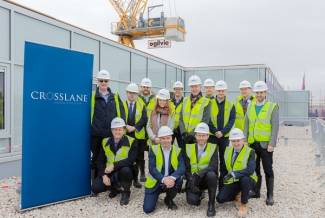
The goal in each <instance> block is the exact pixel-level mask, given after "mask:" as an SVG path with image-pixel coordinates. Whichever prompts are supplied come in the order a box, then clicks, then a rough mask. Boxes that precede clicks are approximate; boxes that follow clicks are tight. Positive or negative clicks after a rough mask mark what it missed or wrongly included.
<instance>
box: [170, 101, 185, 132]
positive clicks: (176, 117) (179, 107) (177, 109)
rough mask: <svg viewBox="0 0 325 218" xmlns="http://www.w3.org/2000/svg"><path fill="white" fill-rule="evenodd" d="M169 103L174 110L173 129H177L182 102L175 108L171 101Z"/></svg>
mask: <svg viewBox="0 0 325 218" xmlns="http://www.w3.org/2000/svg"><path fill="white" fill-rule="evenodd" d="M170 102H171V103H172V104H173V106H174V108H175V125H174V129H177V127H178V126H179V118H180V114H181V110H182V106H183V102H181V103H179V105H177V107H175V104H174V103H173V102H172V101H170Z"/></svg>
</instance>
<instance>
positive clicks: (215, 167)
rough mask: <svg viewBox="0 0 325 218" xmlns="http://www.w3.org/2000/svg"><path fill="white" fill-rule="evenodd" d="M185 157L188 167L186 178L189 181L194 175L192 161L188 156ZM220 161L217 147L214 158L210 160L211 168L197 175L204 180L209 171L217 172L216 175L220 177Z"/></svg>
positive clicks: (196, 151)
mask: <svg viewBox="0 0 325 218" xmlns="http://www.w3.org/2000/svg"><path fill="white" fill-rule="evenodd" d="M197 146H198V145H196V148H195V153H196V158H197V159H198V148H197ZM206 148H207V147H205V149H206ZM205 149H204V150H205ZM185 156H186V158H185V167H186V171H185V177H186V179H187V180H189V178H190V177H191V176H192V173H191V160H190V158H189V157H188V156H187V155H185ZM218 160H219V158H218V147H216V150H215V151H214V153H213V155H212V157H211V159H210V163H209V166H208V167H207V168H205V169H203V170H201V171H199V172H198V173H197V174H198V175H199V176H200V178H203V176H204V175H205V174H206V173H207V172H209V171H213V172H215V173H216V175H217V176H218V165H219V164H218V163H219V161H218Z"/></svg>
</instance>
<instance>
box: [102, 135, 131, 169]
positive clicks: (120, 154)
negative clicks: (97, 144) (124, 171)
mask: <svg viewBox="0 0 325 218" xmlns="http://www.w3.org/2000/svg"><path fill="white" fill-rule="evenodd" d="M126 137H127V139H128V141H129V144H128V145H122V146H121V147H120V149H119V150H118V151H117V152H116V154H114V152H113V151H112V150H111V148H110V146H109V145H108V144H107V140H108V138H105V139H103V142H102V146H103V149H104V151H105V155H106V158H107V162H106V165H110V164H114V163H115V162H117V161H120V160H124V159H126V158H127V157H128V155H129V151H130V148H131V146H132V143H133V141H134V138H132V137H130V136H126Z"/></svg>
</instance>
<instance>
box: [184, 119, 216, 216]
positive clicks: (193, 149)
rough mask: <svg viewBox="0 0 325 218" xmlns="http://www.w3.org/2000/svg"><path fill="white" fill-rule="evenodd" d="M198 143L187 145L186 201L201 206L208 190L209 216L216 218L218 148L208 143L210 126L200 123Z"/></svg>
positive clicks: (197, 130) (196, 128)
mask: <svg viewBox="0 0 325 218" xmlns="http://www.w3.org/2000/svg"><path fill="white" fill-rule="evenodd" d="M195 138H196V143H193V144H186V148H185V149H186V158H185V166H186V172H185V176H186V180H187V183H186V201H187V203H188V204H190V205H195V206H199V205H200V204H201V199H202V194H203V191H204V190H205V189H208V193H209V202H208V210H207V216H209V217H211V216H215V214H216V211H215V198H216V190H217V185H218V148H217V145H216V144H212V143H209V142H208V138H209V126H208V125H207V124H206V123H199V124H198V125H197V126H196V127H195Z"/></svg>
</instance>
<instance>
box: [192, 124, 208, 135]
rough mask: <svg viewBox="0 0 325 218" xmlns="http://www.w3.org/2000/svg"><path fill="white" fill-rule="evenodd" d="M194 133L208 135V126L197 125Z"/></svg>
mask: <svg viewBox="0 0 325 218" xmlns="http://www.w3.org/2000/svg"><path fill="white" fill-rule="evenodd" d="M194 132H196V133H205V134H209V132H210V131H209V126H208V124H206V123H199V124H198V125H197V126H196V127H195V130H194Z"/></svg>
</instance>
